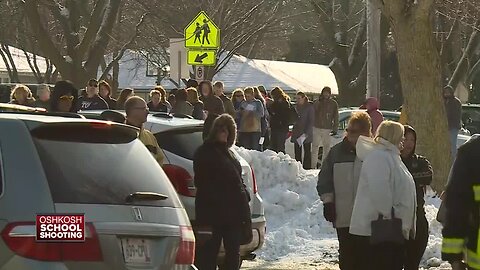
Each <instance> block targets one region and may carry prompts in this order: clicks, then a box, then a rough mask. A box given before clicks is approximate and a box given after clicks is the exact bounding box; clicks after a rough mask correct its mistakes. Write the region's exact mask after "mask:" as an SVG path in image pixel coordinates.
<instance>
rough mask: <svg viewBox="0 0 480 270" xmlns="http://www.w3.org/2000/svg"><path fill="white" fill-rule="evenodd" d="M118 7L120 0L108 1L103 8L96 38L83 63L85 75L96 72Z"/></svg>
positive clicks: (91, 74)
mask: <svg viewBox="0 0 480 270" xmlns="http://www.w3.org/2000/svg"><path fill="white" fill-rule="evenodd" d="M119 8H120V0H110V1H109V4H108V6H107V8H106V10H105V15H104V17H103V20H102V24H101V26H100V29H99V30H98V33H97V35H96V39H95V41H94V43H93V45H92V47H91V49H90V52H89V55H88V58H87V61H86V62H85V65H84V67H85V70H86V71H87V75H89V76H93V75H95V74H96V73H97V69H98V66H99V65H100V61H101V59H102V57H103V55H104V54H105V50H106V48H107V46H108V42H109V41H110V33H111V32H112V29H113V25H114V24H115V20H116V18H117V14H118V10H119Z"/></svg>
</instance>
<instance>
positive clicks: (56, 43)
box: [23, 0, 121, 86]
mask: <svg viewBox="0 0 480 270" xmlns="http://www.w3.org/2000/svg"><path fill="white" fill-rule="evenodd" d="M120 2H121V1H120V0H96V1H72V0H65V1H54V0H44V1H38V0H23V3H24V9H25V14H26V17H27V19H28V21H29V23H30V28H31V30H32V33H33V34H34V37H35V39H36V41H38V44H39V47H40V49H41V51H42V53H43V55H44V56H45V57H46V58H48V59H50V61H51V62H52V63H53V64H54V65H55V66H56V68H57V69H58V71H59V72H60V74H61V75H62V77H63V78H64V79H69V80H71V81H73V82H74V83H75V84H76V85H77V86H80V85H83V83H84V82H85V81H86V80H88V78H91V77H96V75H97V71H98V67H99V66H100V64H101V62H102V61H103V57H104V54H105V51H106V49H107V47H108V44H109V41H110V39H111V33H112V29H113V27H114V24H115V21H116V18H117V14H118V11H119V9H120ZM49 19H50V20H49ZM47 20H49V21H47ZM52 22H53V24H55V26H54V27H50V28H49V27H47V26H48V24H49V23H50V24H52ZM51 29H53V30H51ZM54 37H60V38H59V39H57V40H55V39H53V38H54Z"/></svg>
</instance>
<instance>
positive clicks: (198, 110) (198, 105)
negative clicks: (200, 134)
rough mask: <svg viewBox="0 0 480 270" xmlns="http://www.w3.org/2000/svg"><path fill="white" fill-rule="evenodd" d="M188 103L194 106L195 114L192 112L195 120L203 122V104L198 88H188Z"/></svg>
mask: <svg viewBox="0 0 480 270" xmlns="http://www.w3.org/2000/svg"><path fill="white" fill-rule="evenodd" d="M187 101H188V102H189V103H190V104H192V106H193V112H192V116H193V118H195V119H197V120H203V119H204V114H203V108H204V107H203V102H201V101H200V99H199V97H198V92H197V89H196V88H193V87H190V88H187Z"/></svg>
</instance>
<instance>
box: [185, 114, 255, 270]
mask: <svg viewBox="0 0 480 270" xmlns="http://www.w3.org/2000/svg"><path fill="white" fill-rule="evenodd" d="M236 133H237V132H236V127H235V121H234V119H233V118H232V117H231V116H230V115H228V114H223V115H221V116H219V117H218V118H217V119H215V121H214V122H213V126H212V130H211V132H210V133H209V135H208V138H207V140H206V141H205V142H204V143H203V145H202V146H200V147H199V148H198V150H197V151H196V153H195V155H194V158H193V170H194V175H195V178H194V181H195V187H196V188H197V195H196V198H195V213H196V220H195V221H196V223H197V225H198V226H201V227H206V228H209V230H211V231H212V236H211V238H210V239H209V240H207V241H206V243H205V244H203V245H202V246H199V247H197V248H196V256H195V265H196V266H197V267H198V269H199V270H211V269H217V255H218V251H219V249H220V244H221V242H222V240H223V244H224V247H225V262H224V265H223V266H224V268H223V269H229V270H237V269H239V268H240V241H241V238H240V235H241V230H242V225H243V224H244V223H246V222H248V221H249V220H250V218H251V217H250V215H251V213H250V208H249V205H248V202H249V198H250V196H249V194H248V191H247V189H246V188H245V185H244V184H243V181H242V167H241V166H240V163H239V162H238V160H237V159H236V158H235V155H234V154H233V153H232V152H231V150H230V147H232V145H233V144H234V143H235V137H236Z"/></svg>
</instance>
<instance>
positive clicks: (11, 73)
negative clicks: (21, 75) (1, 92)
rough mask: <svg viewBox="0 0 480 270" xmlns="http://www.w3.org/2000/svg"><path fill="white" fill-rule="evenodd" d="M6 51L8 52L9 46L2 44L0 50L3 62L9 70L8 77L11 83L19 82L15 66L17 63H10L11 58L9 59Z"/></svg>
mask: <svg viewBox="0 0 480 270" xmlns="http://www.w3.org/2000/svg"><path fill="white" fill-rule="evenodd" d="M5 49H6V50H7V51H8V50H9V49H8V46H7V45H4V44H2V45H1V49H0V55H1V56H2V59H3V62H4V63H5V67H6V68H7V72H8V77H10V81H11V82H18V81H19V80H18V72H17V67H16V66H15V62H10V61H9V58H8V57H7V55H6V53H7V51H5Z"/></svg>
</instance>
